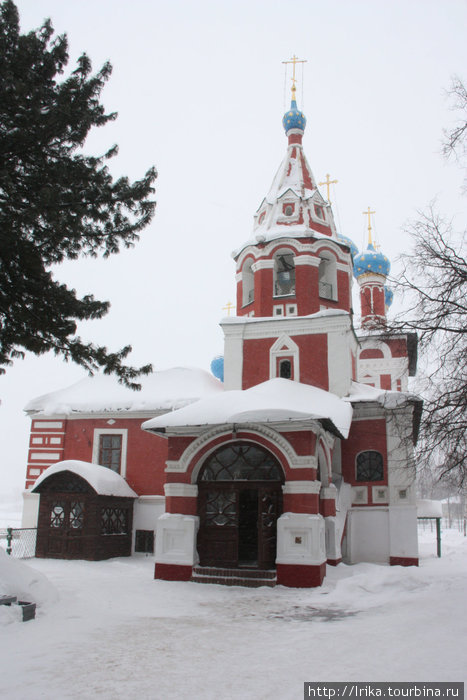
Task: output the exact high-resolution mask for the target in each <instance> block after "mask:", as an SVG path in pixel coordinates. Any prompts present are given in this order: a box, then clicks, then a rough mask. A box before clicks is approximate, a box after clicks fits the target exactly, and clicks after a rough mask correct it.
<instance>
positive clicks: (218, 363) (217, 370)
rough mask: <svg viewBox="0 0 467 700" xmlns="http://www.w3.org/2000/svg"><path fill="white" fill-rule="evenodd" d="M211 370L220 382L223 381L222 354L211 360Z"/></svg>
mask: <svg viewBox="0 0 467 700" xmlns="http://www.w3.org/2000/svg"><path fill="white" fill-rule="evenodd" d="M211 372H212V373H213V375H214V376H215V377H216V378H217V379H220V380H221V382H223V381H224V358H223V357H222V355H217V357H215V358H214V359H213V361H212V362H211Z"/></svg>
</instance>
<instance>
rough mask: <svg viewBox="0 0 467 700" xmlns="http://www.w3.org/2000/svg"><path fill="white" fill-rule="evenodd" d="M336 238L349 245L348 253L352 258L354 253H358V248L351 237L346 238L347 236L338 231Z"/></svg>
mask: <svg viewBox="0 0 467 700" xmlns="http://www.w3.org/2000/svg"><path fill="white" fill-rule="evenodd" d="M337 240H338V241H342V243H345V245H348V246H349V248H350V255H351V256H352V259H353V258H355V256H356V255H358V248H357V246H356V245H355V243H354V242H353V240H352V239H351V238H348V237H347V236H343V235H342V234H341V233H338V234H337Z"/></svg>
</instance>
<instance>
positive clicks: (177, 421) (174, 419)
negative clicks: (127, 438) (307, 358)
mask: <svg viewBox="0 0 467 700" xmlns="http://www.w3.org/2000/svg"><path fill="white" fill-rule="evenodd" d="M303 420H321V421H326V422H327V423H329V424H330V429H333V430H334V431H335V432H337V433H338V434H339V435H341V436H342V437H344V438H346V437H347V436H348V433H349V430H350V423H351V421H352V407H351V405H350V404H349V403H348V402H346V401H343V400H342V399H340V398H338V397H337V396H335V395H334V394H331V393H329V392H327V391H324V390H323V389H318V388H317V387H314V386H309V385H307V384H300V383H299V382H294V381H291V380H289V379H281V378H276V379H269V380H268V381H267V382H263V383H262V384H258V385H257V386H254V387H252V388H251V389H246V390H244V391H240V390H234V391H226V392H224V394H222V395H218V396H211V397H208V398H206V399H202V400H200V401H198V402H196V403H195V404H192V405H190V406H186V407H185V408H181V409H179V410H178V411H174V412H172V413H169V414H165V415H163V416H158V417H156V418H152V419H151V420H148V421H145V422H144V423H143V425H142V426H141V427H142V428H143V429H144V430H150V431H154V432H165V431H166V430H167V429H170V428H184V427H194V426H204V425H223V424H225V423H227V424H228V423H278V422H280V423H283V422H286V421H290V422H292V421H303Z"/></svg>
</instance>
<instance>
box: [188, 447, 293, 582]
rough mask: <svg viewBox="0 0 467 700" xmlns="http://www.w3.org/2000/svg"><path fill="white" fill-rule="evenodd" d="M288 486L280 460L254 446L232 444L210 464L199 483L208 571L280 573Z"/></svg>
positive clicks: (201, 543) (202, 551) (203, 560)
mask: <svg viewBox="0 0 467 700" xmlns="http://www.w3.org/2000/svg"><path fill="white" fill-rule="evenodd" d="M283 481H284V478H283V473H282V469H281V466H280V464H279V462H278V460H277V459H276V458H275V457H274V455H272V454H271V453H270V452H268V451H267V450H266V449H264V448H263V447H260V446H259V445H255V444H253V443H248V442H236V443H229V444H228V445H224V446H223V447H220V448H219V449H217V450H216V451H215V452H213V453H212V454H211V455H210V456H209V457H208V458H207V460H206V461H205V463H204V465H203V466H202V468H201V471H200V474H199V477H198V488H199V495H198V514H199V517H200V529H199V533H198V553H199V557H200V564H201V565H202V566H219V567H233V568H237V567H246V568H247V567H250V568H260V569H268V568H273V567H274V565H275V559H276V522H277V518H278V517H279V516H280V515H281V513H282V483H283Z"/></svg>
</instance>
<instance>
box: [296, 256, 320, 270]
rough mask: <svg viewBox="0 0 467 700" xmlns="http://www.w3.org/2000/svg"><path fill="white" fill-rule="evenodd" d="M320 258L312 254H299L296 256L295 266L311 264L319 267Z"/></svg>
mask: <svg viewBox="0 0 467 700" xmlns="http://www.w3.org/2000/svg"><path fill="white" fill-rule="evenodd" d="M319 263H320V258H316V257H313V256H312V255H297V256H296V257H295V267H297V265H303V266H305V265H309V266H310V267H319Z"/></svg>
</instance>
